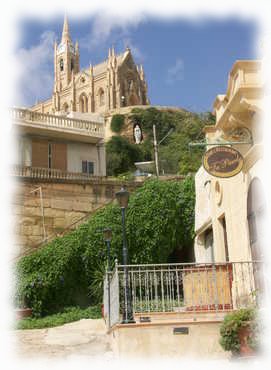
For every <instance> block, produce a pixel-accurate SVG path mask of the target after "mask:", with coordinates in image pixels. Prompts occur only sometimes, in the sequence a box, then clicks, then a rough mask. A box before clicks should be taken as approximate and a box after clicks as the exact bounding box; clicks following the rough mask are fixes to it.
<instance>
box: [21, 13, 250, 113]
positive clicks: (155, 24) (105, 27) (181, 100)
mask: <svg viewBox="0 0 271 370" xmlns="http://www.w3.org/2000/svg"><path fill="white" fill-rule="evenodd" d="M68 19H69V26H70V34H71V38H72V40H73V41H74V42H75V41H76V40H78V42H79V48H80V66H81V68H86V67H88V66H89V64H90V63H92V64H96V63H99V62H101V61H103V60H104V59H106V57H107V55H108V48H109V47H111V46H112V45H114V47H115V50H116V52H117V53H121V52H123V51H124V49H125V47H126V46H129V47H130V49H131V51H132V54H133V56H134V60H135V62H136V63H142V64H143V67H144V70H145V75H146V80H147V83H148V96H149V99H150V102H151V104H152V105H163V106H177V107H182V108H185V109H187V110H190V111H194V112H205V111H212V105H213V102H214V100H215V97H216V95H217V94H223V93H225V91H226V88H227V80H228V74H229V72H230V70H231V68H232V66H233V64H234V62H235V61H236V60H238V59H255V58H256V57H257V55H256V53H255V50H256V45H257V25H256V23H253V22H252V21H249V20H241V19H238V18H229V19H224V20H219V21H217V20H215V19H204V20H200V21H199V20H194V21H191V20H190V21H188V20H185V19H181V18H180V19H175V20H171V21H169V20H167V21H165V20H161V19H157V18H156V19H155V18H146V17H141V18H139V19H137V18H136V17H135V19H133V20H131V19H130V20H129V21H126V20H121V22H120V21H119V20H118V21H116V22H114V20H113V21H112V19H110V20H109V19H107V18H106V16H104V17H100V16H96V17H90V16H89V17H85V18H80V19H79V18H77V19H75V18H73V17H72V15H68ZM62 26H63V17H55V18H53V19H50V21H48V20H47V21H46V20H43V21H41V20H39V21H33V19H24V20H23V21H21V23H20V40H19V44H18V46H17V48H16V50H15V55H16V58H17V61H18V62H19V63H20V65H21V68H20V74H19V76H20V77H19V84H18V89H17V90H18V91H17V94H16V97H15V104H14V105H16V106H31V105H33V104H34V103H35V102H37V101H42V100H45V99H47V98H49V97H50V96H51V95H52V89H53V44H54V40H55V39H57V41H58V42H59V41H60V39H61V33H62Z"/></svg>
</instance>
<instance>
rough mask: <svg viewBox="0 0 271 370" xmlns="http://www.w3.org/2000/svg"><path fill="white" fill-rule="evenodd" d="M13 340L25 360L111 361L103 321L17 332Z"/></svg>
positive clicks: (82, 321) (80, 322)
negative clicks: (75, 358)
mask: <svg viewBox="0 0 271 370" xmlns="http://www.w3.org/2000/svg"><path fill="white" fill-rule="evenodd" d="M14 339H15V340H16V342H17V343H16V346H17V350H18V355H19V356H22V357H24V358H25V357H27V358H33V357H35V358H37V357H46V358H67V357H69V356H72V355H80V356H81V355H82V356H90V357H92V358H93V357H96V358H98V357H101V356H103V358H104V359H105V358H107V359H111V358H112V359H113V358H114V356H113V352H112V349H111V346H110V343H109V338H108V336H107V335H106V327H105V324H104V320H102V319H98V320H91V319H87V320H86V319H84V320H80V321H76V322H73V323H70V324H65V325H63V326H58V327H55V328H50V329H35V330H16V331H14Z"/></svg>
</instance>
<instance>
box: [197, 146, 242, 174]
mask: <svg viewBox="0 0 271 370" xmlns="http://www.w3.org/2000/svg"><path fill="white" fill-rule="evenodd" d="M243 164H244V159H243V157H242V155H241V153H239V152H238V151H237V150H236V149H233V148H231V147H228V146H216V147H214V148H211V149H209V150H208V151H207V152H206V153H205V154H204V156H203V167H204V168H205V170H206V171H207V172H208V173H209V174H210V175H212V176H215V177H224V178H226V177H232V176H235V175H237V174H238V173H239V172H240V171H241V170H242V167H243Z"/></svg>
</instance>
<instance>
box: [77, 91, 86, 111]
mask: <svg viewBox="0 0 271 370" xmlns="http://www.w3.org/2000/svg"><path fill="white" fill-rule="evenodd" d="M79 111H80V112H81V113H87V112H88V98H87V96H86V95H85V94H84V93H83V94H82V95H81V96H80V98H79Z"/></svg>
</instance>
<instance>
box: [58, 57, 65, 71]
mask: <svg viewBox="0 0 271 370" xmlns="http://www.w3.org/2000/svg"><path fill="white" fill-rule="evenodd" d="M59 67H60V71H61V72H63V71H64V62H63V59H60V62H59Z"/></svg>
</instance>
